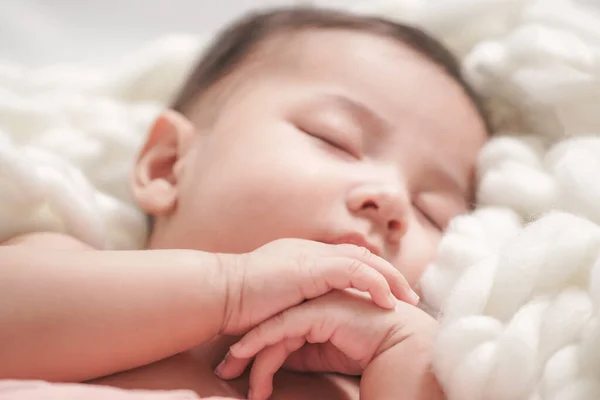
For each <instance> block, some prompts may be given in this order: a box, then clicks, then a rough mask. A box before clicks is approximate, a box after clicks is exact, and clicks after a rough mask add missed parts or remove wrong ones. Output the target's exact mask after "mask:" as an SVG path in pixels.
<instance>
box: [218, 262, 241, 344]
mask: <svg viewBox="0 0 600 400" xmlns="http://www.w3.org/2000/svg"><path fill="white" fill-rule="evenodd" d="M213 256H214V257H215V262H216V264H217V274H218V275H219V276H220V277H221V279H220V282H221V291H220V293H221V296H220V299H221V305H222V307H221V310H222V313H221V324H220V325H219V326H220V329H219V334H229V332H228V331H229V330H228V328H229V325H230V324H231V321H232V319H233V318H235V317H234V314H235V312H234V311H235V310H236V308H238V307H239V305H240V301H241V298H240V297H241V292H242V286H243V280H244V279H243V273H242V264H243V263H244V261H243V258H244V255H243V254H226V253H214V254H213Z"/></svg>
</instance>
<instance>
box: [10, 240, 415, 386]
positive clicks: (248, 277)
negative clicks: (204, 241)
mask: <svg viewBox="0 0 600 400" xmlns="http://www.w3.org/2000/svg"><path fill="white" fill-rule="evenodd" d="M36 237H37V238H38V240H37V242H38V243H34V242H35V241H36V240H34V239H32V238H30V239H29V240H28V241H21V243H13V244H12V245H8V246H4V247H0V354H2V357H0V379H2V378H30V379H44V380H55V381H81V380H86V379H91V378H95V377H100V376H103V375H106V374H110V373H114V372H118V371H122V370H125V369H129V368H133V367H136V366H139V365H142V364H146V363H150V362H153V361H157V360H159V359H162V358H165V357H167V356H170V355H173V354H175V353H178V352H181V351H184V350H187V349H190V348H192V347H195V346H197V345H199V344H201V343H203V342H205V341H206V340H208V339H210V338H212V337H213V336H215V335H217V334H229V335H233V334H239V333H243V332H245V331H247V330H248V329H249V328H252V327H253V326H254V325H256V324H258V323H260V322H261V321H264V320H265V319H267V318H270V317H272V316H273V315H275V314H277V313H279V312H281V311H283V310H285V309H287V308H289V307H292V306H294V305H296V304H300V303H302V302H303V301H304V300H306V299H309V298H315V297H319V296H321V295H323V294H325V293H327V292H329V291H331V290H332V289H346V288H355V289H358V290H362V291H368V292H369V293H370V294H371V297H372V299H373V302H375V303H376V304H378V305H379V306H380V307H384V308H385V307H387V308H390V307H393V306H394V304H395V301H394V300H393V296H392V293H393V294H394V295H395V296H396V297H397V298H398V299H404V300H406V301H411V299H412V291H411V289H410V287H409V286H408V283H407V282H406V280H405V279H404V278H403V277H402V275H401V274H400V273H399V272H398V271H397V270H396V269H395V268H394V267H393V266H392V265H390V264H389V263H387V262H386V261H385V260H383V259H381V258H379V257H377V256H375V255H372V254H371V253H369V252H368V251H367V250H366V249H362V248H359V247H357V246H353V245H325V244H323V243H317V242H311V241H304V240H297V239H282V240H278V241H274V242H271V243H269V244H267V245H265V246H262V247H261V248H259V249H256V250H255V251H253V252H251V253H247V254H242V255H225V254H223V255H220V256H217V255H214V254H209V253H204V252H199V251H192V250H148V251H94V250H89V249H86V248H85V247H84V246H79V245H78V244H77V242H75V243H74V239H72V238H67V237H61V236H59V237H58V239H57V237H56V235H54V236H47V237H46V239H44V240H39V236H36ZM49 238H53V239H52V240H53V241H54V242H53V243H52V246H51V247H52V248H48V246H44V243H46V244H48V240H50V239H49ZM40 242H41V243H40ZM34 245H35V246H34ZM57 247H58V249H57Z"/></svg>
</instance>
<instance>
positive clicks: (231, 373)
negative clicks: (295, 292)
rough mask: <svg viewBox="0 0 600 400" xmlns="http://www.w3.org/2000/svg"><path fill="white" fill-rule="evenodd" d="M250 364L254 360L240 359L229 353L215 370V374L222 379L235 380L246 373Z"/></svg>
mask: <svg viewBox="0 0 600 400" xmlns="http://www.w3.org/2000/svg"><path fill="white" fill-rule="evenodd" d="M250 362H252V358H238V357H234V356H232V355H231V353H230V352H227V354H226V355H225V358H224V359H223V361H221V362H220V363H219V365H217V368H215V374H216V375H217V376H218V377H219V378H221V379H225V380H229V379H235V378H237V377H239V376H240V375H242V374H243V373H244V371H245V370H246V368H247V367H248V365H249V364H250Z"/></svg>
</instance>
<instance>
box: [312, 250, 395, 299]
mask: <svg viewBox="0 0 600 400" xmlns="http://www.w3.org/2000/svg"><path fill="white" fill-rule="evenodd" d="M310 274H311V275H312V278H311V279H312V280H315V279H318V277H319V275H320V276H321V277H322V278H323V279H325V282H326V284H327V286H328V288H330V289H340V290H343V289H347V288H354V289H357V290H360V291H362V292H369V294H370V295H371V298H372V299H373V302H374V303H375V304H377V305H378V306H379V307H382V308H388V309H391V308H394V307H395V305H396V299H394V297H393V295H392V292H391V290H390V285H389V284H388V282H387V280H386V279H385V277H384V276H383V275H382V274H381V273H379V272H378V271H376V270H375V269H373V268H371V267H370V266H368V265H367V264H365V263H363V262H361V261H359V260H357V259H348V258H345V257H328V258H322V259H318V260H317V261H316V262H315V271H310ZM314 297H316V296H314Z"/></svg>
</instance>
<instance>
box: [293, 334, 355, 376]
mask: <svg viewBox="0 0 600 400" xmlns="http://www.w3.org/2000/svg"><path fill="white" fill-rule="evenodd" d="M283 368H285V369H287V370H290V371H296V372H337V373H340V374H343V375H360V374H361V373H362V371H363V368H362V367H361V365H360V363H359V362H357V361H355V360H352V359H350V358H349V357H348V356H347V355H346V354H345V353H344V352H342V351H341V350H340V349H338V348H337V347H335V346H334V345H333V344H332V343H331V342H328V343H314V344H313V343H311V344H307V345H305V346H302V347H301V348H300V349H299V350H297V351H295V352H293V353H292V354H290V355H289V356H288V357H287V359H286V360H285V362H284V363H283Z"/></svg>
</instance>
